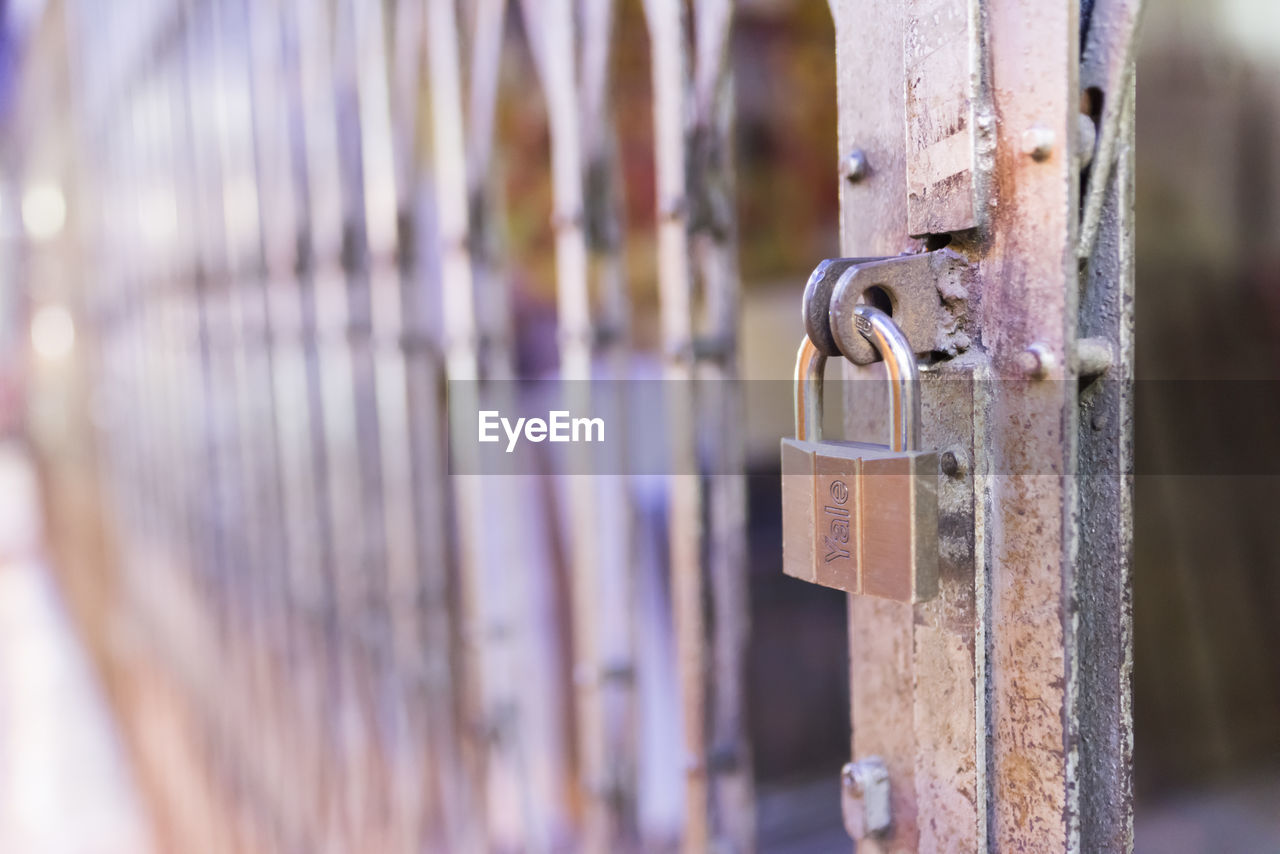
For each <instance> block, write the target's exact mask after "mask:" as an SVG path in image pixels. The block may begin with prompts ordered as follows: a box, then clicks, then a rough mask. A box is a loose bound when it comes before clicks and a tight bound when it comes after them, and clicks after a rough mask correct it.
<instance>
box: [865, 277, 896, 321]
mask: <svg viewBox="0 0 1280 854" xmlns="http://www.w3.org/2000/svg"><path fill="white" fill-rule="evenodd" d="M862 302H863V304H864V305H869V306H871V307H872V308H878V309H880V310H881V311H883V312H884V313H885V314H887V315H889V316H890V317H893V298H892V297H890V296H889V292H888V291H886V290H885V289H884V288H882V287H880V286H879V285H872V286H871V287H869V288H867V289H866V290H865V291H863V292H862Z"/></svg>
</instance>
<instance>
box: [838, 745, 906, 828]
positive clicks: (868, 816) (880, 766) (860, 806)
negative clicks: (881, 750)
mask: <svg viewBox="0 0 1280 854" xmlns="http://www.w3.org/2000/svg"><path fill="white" fill-rule="evenodd" d="M840 783H841V785H840V812H841V815H842V816H843V818H844V829H845V830H846V831H847V832H848V833H849V836H850V837H852V838H853V839H855V840H856V839H866V838H867V837H869V836H876V835H879V834H882V833H884V832H885V831H887V830H888V829H889V826H890V825H891V824H892V823H893V813H892V811H891V810H890V806H889V769H888V768H887V767H886V766H885V764H884V760H883V759H881V758H880V757H879V756H868V757H867V758H866V759H859V760H858V761H856V762H848V763H845V766H844V768H842V769H841V770H840Z"/></svg>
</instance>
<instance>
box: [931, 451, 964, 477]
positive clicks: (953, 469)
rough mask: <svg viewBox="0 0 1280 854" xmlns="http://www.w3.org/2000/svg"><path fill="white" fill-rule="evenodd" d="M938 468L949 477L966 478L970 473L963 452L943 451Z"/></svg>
mask: <svg viewBox="0 0 1280 854" xmlns="http://www.w3.org/2000/svg"><path fill="white" fill-rule="evenodd" d="M938 466H939V468H941V469H942V473H943V474H945V475H946V476H947V477H964V475H965V474H967V473H968V471H969V463H968V460H967V459H966V458H965V455H964V452H963V451H957V450H954V449H953V450H948V451H943V452H942V455H941V456H940V457H938Z"/></svg>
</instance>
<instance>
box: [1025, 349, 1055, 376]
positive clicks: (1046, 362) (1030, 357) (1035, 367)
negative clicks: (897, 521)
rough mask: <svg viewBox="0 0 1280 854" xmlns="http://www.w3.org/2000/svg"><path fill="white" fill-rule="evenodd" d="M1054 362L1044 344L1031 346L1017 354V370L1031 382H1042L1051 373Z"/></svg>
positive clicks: (1051, 354)
mask: <svg viewBox="0 0 1280 854" xmlns="http://www.w3.org/2000/svg"><path fill="white" fill-rule="evenodd" d="M1055 364H1056V360H1055V359H1054V358H1053V353H1052V352H1051V351H1050V350H1049V348H1048V347H1046V346H1045V345H1044V344H1032V345H1031V346H1030V347H1028V348H1027V349H1025V350H1023V351H1022V352H1021V353H1019V354H1018V368H1019V370H1021V371H1022V373H1024V374H1026V375H1027V376H1028V377H1030V378H1031V379H1033V380H1042V379H1044V378H1045V377H1047V376H1049V374H1050V373H1051V372H1052V371H1053V368H1054V365H1055Z"/></svg>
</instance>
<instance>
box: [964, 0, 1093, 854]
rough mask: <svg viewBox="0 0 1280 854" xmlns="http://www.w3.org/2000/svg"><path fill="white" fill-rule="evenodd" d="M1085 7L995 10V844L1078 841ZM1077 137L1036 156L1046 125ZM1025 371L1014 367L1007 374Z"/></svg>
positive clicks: (990, 498)
mask: <svg viewBox="0 0 1280 854" xmlns="http://www.w3.org/2000/svg"><path fill="white" fill-rule="evenodd" d="M1076 13H1077V10H1076V6H1075V4H1070V3H1062V4H1055V5H1052V6H1048V7H1046V6H1044V5H1043V4H1032V3H1027V2H1023V0H998V2H996V3H994V4H993V5H992V7H991V8H989V9H988V20H989V22H990V23H989V28H990V29H989V50H990V56H991V58H990V75H991V91H992V98H993V101H994V109H995V111H996V113H997V114H998V115H999V116H1000V121H999V123H998V125H997V129H996V131H997V138H996V150H995V178H994V183H995V185H994V188H993V193H994V194H995V195H994V198H995V199H996V201H997V202H998V204H997V207H996V209H995V211H993V216H992V222H991V229H992V234H991V237H992V245H991V247H990V251H989V252H988V253H987V254H986V255H985V257H984V258H983V259H982V260H981V262H980V265H981V267H982V278H983V281H982V288H983V292H982V306H983V307H982V321H981V322H982V328H983V340H984V342H985V343H986V345H987V349H988V353H989V356H990V358H991V362H992V366H993V376H994V377H996V378H999V379H1000V380H1001V381H1000V382H997V383H994V384H993V385H992V389H991V392H990V394H989V396H988V399H986V400H984V401H983V402H982V405H983V406H984V408H985V410H986V411H985V413H984V415H985V417H986V424H985V430H984V431H983V432H982V433H980V434H979V435H980V437H981V438H980V440H979V447H980V448H981V449H982V453H983V458H984V459H983V462H982V463H980V464H979V468H980V469H981V470H985V471H989V472H991V473H992V474H993V475H994V476H993V477H992V478H991V479H990V480H989V481H988V482H987V485H986V489H985V490H984V503H985V504H986V505H987V508H988V512H989V513H990V516H989V517H988V520H987V521H986V525H987V530H986V532H985V533H986V543H987V548H988V549H989V560H990V564H989V575H988V585H989V587H988V591H987V596H988V599H987V602H986V603H985V608H986V613H987V619H988V622H987V634H988V643H989V652H988V666H989V671H988V678H987V684H988V691H989V714H990V722H989V728H990V729H989V733H988V738H989V739H990V758H989V763H990V764H989V779H988V785H989V791H990V799H991V800H990V804H991V807H990V822H991V823H990V826H989V827H988V843H989V844H995V845H999V846H1001V847H1009V848H1013V849H1016V848H1018V847H1037V848H1040V849H1049V850H1063V851H1067V850H1073V849H1074V848H1076V846H1077V845H1078V841H1077V839H1076V838H1075V833H1076V832H1078V831H1077V830H1076V820H1075V813H1076V803H1075V798H1076V794H1077V789H1076V780H1075V779H1074V767H1073V766H1074V762H1075V759H1074V756H1073V755H1072V752H1073V747H1074V746H1073V745H1072V743H1071V742H1070V738H1069V731H1068V715H1069V709H1068V706H1067V681H1068V678H1069V669H1070V668H1071V667H1072V665H1073V663H1074V658H1075V652H1076V651H1075V639H1074V633H1073V624H1072V623H1073V621H1072V620H1071V617H1070V604H1071V601H1072V594H1073V589H1072V578H1073V576H1074V571H1075V564H1074V561H1075V534H1076V530H1077V528H1076V524H1075V519H1074V512H1075V507H1074V502H1075V483H1074V480H1073V478H1071V477H1070V476H1069V472H1070V470H1071V468H1072V465H1071V458H1072V455H1073V453H1074V447H1075V436H1074V432H1075V431H1074V424H1075V411H1074V407H1075V385H1074V383H1073V382H1068V381H1066V380H1067V379H1068V375H1067V374H1066V371H1065V369H1064V368H1063V366H1064V365H1065V364H1066V356H1067V347H1068V346H1069V342H1071V341H1073V340H1074V337H1075V336H1074V332H1073V330H1074V326H1075V322H1074V321H1075V305H1076V289H1077V288H1076V264H1075V253H1074V247H1075V234H1076V211H1077V210H1078V207H1077V203H1078V199H1077V186H1078V183H1077V175H1076V171H1075V158H1074V140H1075V135H1074V130H1075V115H1076V113H1077V111H1078V95H1077V88H1076V64H1077V56H1078V50H1077V36H1078V23H1077V16H1076ZM1036 125H1039V126H1042V127H1045V128H1047V129H1049V130H1050V131H1051V132H1052V133H1053V135H1054V138H1055V139H1059V140H1062V141H1063V143H1062V145H1061V146H1060V147H1058V148H1057V149H1056V150H1055V152H1054V154H1053V155H1051V156H1050V157H1048V158H1046V159H1044V160H1036V159H1035V158H1033V157H1031V156H1028V155H1027V154H1026V153H1025V152H1024V151H1023V150H1022V146H1021V136H1022V133H1023V132H1024V131H1025V129H1027V128H1030V127H1032V126H1036ZM1032 344H1039V345H1041V346H1042V347H1043V348H1044V349H1045V351H1046V352H1047V353H1049V354H1051V356H1052V358H1053V363H1054V365H1055V368H1054V369H1053V370H1050V371H1048V372H1046V373H1045V375H1044V378H1043V379H1039V380H1031V381H1026V382H1025V383H1024V382H1020V381H1018V380H1016V379H1011V377H1015V376H1017V375H1018V367H1017V365H1018V357H1019V355H1020V354H1021V353H1022V352H1024V351H1025V350H1026V349H1027V348H1028V347H1030V346H1031V345H1032ZM1006 378H1010V379H1006Z"/></svg>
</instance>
